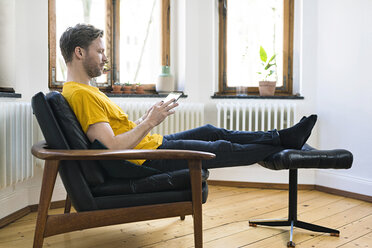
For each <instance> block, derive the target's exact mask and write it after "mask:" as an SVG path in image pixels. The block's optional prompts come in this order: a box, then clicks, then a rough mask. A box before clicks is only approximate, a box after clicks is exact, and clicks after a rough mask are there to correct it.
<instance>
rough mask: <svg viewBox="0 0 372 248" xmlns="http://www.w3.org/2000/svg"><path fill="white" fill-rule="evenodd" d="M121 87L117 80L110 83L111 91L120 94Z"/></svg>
mask: <svg viewBox="0 0 372 248" xmlns="http://www.w3.org/2000/svg"><path fill="white" fill-rule="evenodd" d="M121 87H122V85H121V84H120V83H119V82H114V84H113V85H112V93H114V94H121V92H122V91H121Z"/></svg>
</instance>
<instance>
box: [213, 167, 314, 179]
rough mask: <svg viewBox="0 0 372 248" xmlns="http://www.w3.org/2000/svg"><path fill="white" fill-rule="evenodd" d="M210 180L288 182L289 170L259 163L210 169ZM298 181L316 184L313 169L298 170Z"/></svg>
mask: <svg viewBox="0 0 372 248" xmlns="http://www.w3.org/2000/svg"><path fill="white" fill-rule="evenodd" d="M209 171H210V176H209V179H210V180H221V181H238V182H259V183H288V178H289V177H288V170H270V169H266V168H264V167H262V166H260V165H258V164H254V165H249V166H239V167H230V168H219V169H210V170H209ZM298 183H300V184H315V171H314V170H313V169H303V170H298Z"/></svg>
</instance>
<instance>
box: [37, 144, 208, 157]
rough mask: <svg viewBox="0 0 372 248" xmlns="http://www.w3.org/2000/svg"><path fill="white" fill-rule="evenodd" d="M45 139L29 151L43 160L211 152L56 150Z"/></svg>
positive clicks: (159, 155)
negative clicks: (49, 147) (49, 146)
mask: <svg viewBox="0 0 372 248" xmlns="http://www.w3.org/2000/svg"><path fill="white" fill-rule="evenodd" d="M46 147H47V144H46V143H45V141H41V142H38V143H36V144H34V145H33V146H32V148H31V153H32V154H33V155H34V156H35V157H37V158H39V159H43V160H124V159H125V160H127V159H187V160H206V159H212V158H214V157H215V155H214V154H213V153H209V152H200V151H191V150H166V149H161V150H137V149H127V150H56V149H47V148H46Z"/></svg>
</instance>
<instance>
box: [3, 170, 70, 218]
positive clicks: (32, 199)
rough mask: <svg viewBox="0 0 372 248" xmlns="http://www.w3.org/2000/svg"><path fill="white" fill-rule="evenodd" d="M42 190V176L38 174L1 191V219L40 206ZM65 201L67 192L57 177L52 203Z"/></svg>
mask: <svg viewBox="0 0 372 248" xmlns="http://www.w3.org/2000/svg"><path fill="white" fill-rule="evenodd" d="M40 188H41V175H40V174H36V175H35V176H34V177H33V178H31V179H29V180H26V181H24V182H22V183H17V184H15V185H12V186H9V187H6V188H4V189H2V190H0V219H2V218H4V217H6V216H8V215H10V214H12V213H14V212H16V211H18V210H20V209H23V208H25V207H27V206H30V205H34V204H38V203H39V197H40ZM64 199H66V191H65V188H64V186H63V184H62V181H61V180H60V178H59V177H57V181H56V185H55V187H54V191H53V197H52V201H58V200H64Z"/></svg>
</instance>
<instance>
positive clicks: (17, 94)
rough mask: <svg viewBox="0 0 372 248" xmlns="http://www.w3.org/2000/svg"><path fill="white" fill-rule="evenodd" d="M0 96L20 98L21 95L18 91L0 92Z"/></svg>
mask: <svg viewBox="0 0 372 248" xmlns="http://www.w3.org/2000/svg"><path fill="white" fill-rule="evenodd" d="M0 97H8V98H21V97H22V95H21V94H19V93H9V92H0Z"/></svg>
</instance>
